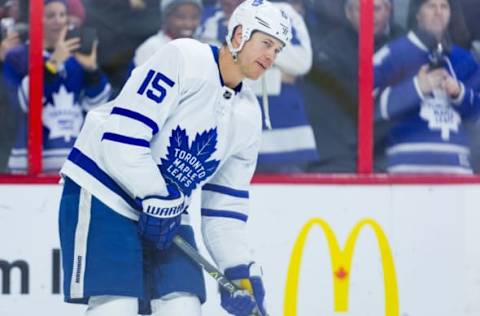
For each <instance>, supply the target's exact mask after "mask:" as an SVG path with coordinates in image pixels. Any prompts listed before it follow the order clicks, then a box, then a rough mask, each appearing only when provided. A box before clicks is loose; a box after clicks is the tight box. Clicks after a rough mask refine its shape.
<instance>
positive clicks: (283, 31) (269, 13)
mask: <svg viewBox="0 0 480 316" xmlns="http://www.w3.org/2000/svg"><path fill="white" fill-rule="evenodd" d="M240 25H241V26H242V40H241V42H240V45H239V46H238V47H237V48H234V47H233V46H232V37H233V32H234V31H235V29H236V28H237V26H240ZM254 31H260V32H263V33H265V34H268V35H270V36H273V37H275V38H276V39H278V40H279V41H280V42H282V43H283V45H286V44H287V43H288V42H290V39H291V37H292V27H291V23H290V18H289V17H288V15H287V14H286V13H285V12H284V11H282V10H281V9H280V8H278V7H276V6H274V5H273V4H272V3H270V2H269V1H267V0H245V1H244V2H243V3H241V4H240V5H239V6H238V7H237V8H236V9H235V11H233V13H232V16H231V17H230V20H229V21H228V34H227V37H226V41H227V45H228V49H229V50H230V52H231V54H232V56H233V58H234V59H236V58H237V55H238V52H239V51H240V50H242V48H243V45H244V44H245V42H246V41H248V40H249V39H250V37H251V36H252V33H253V32H254Z"/></svg>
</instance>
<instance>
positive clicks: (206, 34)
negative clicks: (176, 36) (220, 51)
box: [196, 0, 243, 46]
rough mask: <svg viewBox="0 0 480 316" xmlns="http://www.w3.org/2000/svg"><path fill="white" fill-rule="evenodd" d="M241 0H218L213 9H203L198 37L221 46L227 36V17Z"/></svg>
mask: <svg viewBox="0 0 480 316" xmlns="http://www.w3.org/2000/svg"><path fill="white" fill-rule="evenodd" d="M242 2H243V0H218V4H219V5H218V6H216V8H215V9H214V10H213V11H210V10H209V11H204V16H203V17H202V23H201V25H200V28H199V30H198V34H197V36H196V37H198V38H199V39H200V40H201V41H203V42H205V43H210V44H214V45H216V46H221V45H222V44H223V42H224V41H225V37H226V36H227V26H228V19H229V18H230V16H231V15H232V12H233V10H235V8H236V7H237V6H238V5H239V4H240V3H242Z"/></svg>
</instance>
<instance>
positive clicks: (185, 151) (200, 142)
mask: <svg viewBox="0 0 480 316" xmlns="http://www.w3.org/2000/svg"><path fill="white" fill-rule="evenodd" d="M169 141H170V144H169V146H168V147H167V156H166V157H165V158H161V159H160V160H161V165H160V171H161V172H162V175H163V176H164V177H165V178H168V179H170V180H171V181H173V182H174V183H176V184H177V185H178V186H179V188H180V189H181V190H182V192H183V193H184V194H185V195H187V196H190V194H191V193H192V191H193V190H194V189H195V188H196V187H197V185H198V184H199V183H200V182H202V181H203V180H205V179H206V178H208V177H209V176H210V175H212V174H213V173H214V172H215V170H217V167H218V164H219V163H220V161H219V160H214V159H210V157H211V156H212V154H213V153H214V152H215V151H216V150H217V149H216V146H217V129H216V128H212V129H210V130H208V131H204V132H202V133H200V134H199V133H197V134H196V135H195V139H194V140H193V142H192V145H191V146H189V139H188V135H187V132H186V130H185V129H181V128H180V126H177V128H176V129H174V130H172V135H171V136H170V138H169ZM209 159H210V160H209Z"/></svg>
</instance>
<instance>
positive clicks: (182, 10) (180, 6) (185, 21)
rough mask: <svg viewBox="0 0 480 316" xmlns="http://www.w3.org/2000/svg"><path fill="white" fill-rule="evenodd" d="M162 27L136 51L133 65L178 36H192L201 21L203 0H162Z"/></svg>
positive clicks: (144, 59)
mask: <svg viewBox="0 0 480 316" xmlns="http://www.w3.org/2000/svg"><path fill="white" fill-rule="evenodd" d="M160 11H161V14H162V28H161V29H160V30H159V31H158V33H157V34H154V35H152V36H150V37H149V38H148V39H147V40H145V42H143V43H142V44H141V45H140V46H139V47H138V48H137V50H136V51H135V56H134V58H133V64H134V65H133V66H134V67H136V66H139V65H141V64H143V63H144V62H145V61H146V60H147V59H148V58H150V57H151V56H152V55H153V54H155V52H156V51H158V50H159V49H160V48H161V47H162V46H163V45H165V44H166V43H168V42H170V41H171V40H174V39H177V38H184V37H187V38H192V37H193V34H194V32H195V30H196V29H197V27H198V25H199V23H200V16H201V13H202V2H201V0H161V2H160Z"/></svg>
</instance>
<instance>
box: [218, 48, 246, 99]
mask: <svg viewBox="0 0 480 316" xmlns="http://www.w3.org/2000/svg"><path fill="white" fill-rule="evenodd" d="M210 48H211V50H212V53H213V58H214V59H215V62H216V63H217V67H218V76H219V78H220V84H221V85H222V87H223V86H225V83H224V81H223V77H222V73H221V72H220V64H219V58H218V56H219V49H218V47H216V46H213V45H210ZM242 84H243V82H240V83H239V84H238V85H237V86H236V87H235V88H234V89H233V91H235V94H237V93H239V92H240V91H241V90H242Z"/></svg>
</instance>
